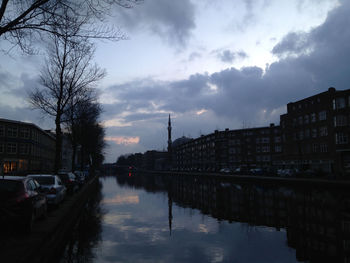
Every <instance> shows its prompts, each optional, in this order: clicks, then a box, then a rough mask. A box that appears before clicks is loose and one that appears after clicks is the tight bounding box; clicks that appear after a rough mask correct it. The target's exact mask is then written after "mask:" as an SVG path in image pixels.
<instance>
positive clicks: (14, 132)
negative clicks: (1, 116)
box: [0, 125, 30, 139]
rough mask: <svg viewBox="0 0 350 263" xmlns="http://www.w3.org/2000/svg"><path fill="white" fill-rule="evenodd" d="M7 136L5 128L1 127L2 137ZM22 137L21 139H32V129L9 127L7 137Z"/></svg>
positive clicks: (0, 134) (0, 133) (0, 135)
mask: <svg viewBox="0 0 350 263" xmlns="http://www.w3.org/2000/svg"><path fill="white" fill-rule="evenodd" d="M4 136H5V127H4V126H2V125H0V137H4ZM18 136H19V137H21V138H26V139H27V138H29V137H30V129H29V128H21V129H18V128H17V127H7V137H13V138H15V137H18Z"/></svg>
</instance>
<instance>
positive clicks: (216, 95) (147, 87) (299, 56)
mask: <svg viewBox="0 0 350 263" xmlns="http://www.w3.org/2000/svg"><path fill="white" fill-rule="evenodd" d="M349 13H350V2H348V1H344V2H342V6H340V7H338V8H336V9H334V10H333V11H331V12H330V13H329V14H328V17H327V19H326V20H325V22H324V23H323V24H321V25H320V26H318V27H315V28H313V29H312V30H311V31H309V32H290V33H288V34H286V36H285V37H284V38H283V39H282V40H281V41H280V42H279V43H277V44H276V45H275V47H274V48H273V50H272V52H273V53H274V54H275V55H277V56H279V60H278V61H276V62H275V63H272V64H271V65H269V66H268V67H267V68H266V69H261V68H259V67H244V68H241V69H237V68H233V67H232V68H227V69H225V70H222V71H219V72H216V73H213V74H208V73H203V74H194V75H191V76H189V77H188V78H187V79H183V80H179V81H168V82H166V81H162V82H158V81H156V80H150V79H145V80H139V81H137V82H132V83H125V84H123V85H118V86H113V88H111V89H110V90H109V92H110V94H111V96H116V98H118V102H117V103H115V104H111V105H109V106H108V107H109V108H108V111H109V110H112V108H113V107H116V108H118V109H125V110H124V111H123V110H122V111H121V112H120V114H119V115H118V114H117V115H118V116H123V117H122V118H123V119H124V121H125V122H126V123H129V122H130V123H132V126H131V127H115V128H114V130H110V133H112V134H114V135H115V134H118V133H120V134H128V135H129V136H139V137H140V145H142V146H143V147H144V148H145V149H152V147H157V148H158V149H159V148H162V146H166V140H167V131H166V125H167V116H168V115H167V114H168V113H171V114H172V116H173V118H174V120H173V131H174V133H175V135H174V137H173V138H177V137H181V136H182V135H186V136H187V135H188V134H190V135H191V136H192V137H197V136H199V135H200V134H201V133H211V132H213V130H214V129H216V128H219V129H224V128H230V129H234V128H242V123H249V126H251V127H257V126H265V125H269V123H270V122H274V123H277V124H278V123H279V116H280V115H281V114H283V113H285V111H286V104H287V103H288V102H290V101H296V100H300V99H303V98H305V97H308V96H312V95H314V94H317V93H319V92H323V91H325V90H327V89H328V88H329V87H330V86H334V87H336V88H337V89H347V88H348V87H349V86H348V83H350V74H349V60H350V46H349V45H348V43H350V27H349V25H350V16H349V15H348V14H349ZM229 55H230V53H229ZM229 57H230V56H228V58H229ZM199 113H200V114H199ZM108 114H109V113H108V112H107V115H108ZM109 115H111V114H109ZM160 134H161V135H160Z"/></svg>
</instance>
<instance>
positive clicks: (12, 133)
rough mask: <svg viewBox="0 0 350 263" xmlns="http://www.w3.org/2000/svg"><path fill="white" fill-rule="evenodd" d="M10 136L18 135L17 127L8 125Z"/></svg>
mask: <svg viewBox="0 0 350 263" xmlns="http://www.w3.org/2000/svg"><path fill="white" fill-rule="evenodd" d="M7 136H8V137H17V127H8V128H7Z"/></svg>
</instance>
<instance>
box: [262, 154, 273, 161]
mask: <svg viewBox="0 0 350 263" xmlns="http://www.w3.org/2000/svg"><path fill="white" fill-rule="evenodd" d="M270 160H271V157H270V155H265V156H262V161H264V162H269V161H270Z"/></svg>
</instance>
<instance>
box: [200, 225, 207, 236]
mask: <svg viewBox="0 0 350 263" xmlns="http://www.w3.org/2000/svg"><path fill="white" fill-rule="evenodd" d="M198 229H199V232H201V233H206V234H208V233H209V229H208V228H207V226H206V225H205V224H199V225H198Z"/></svg>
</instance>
